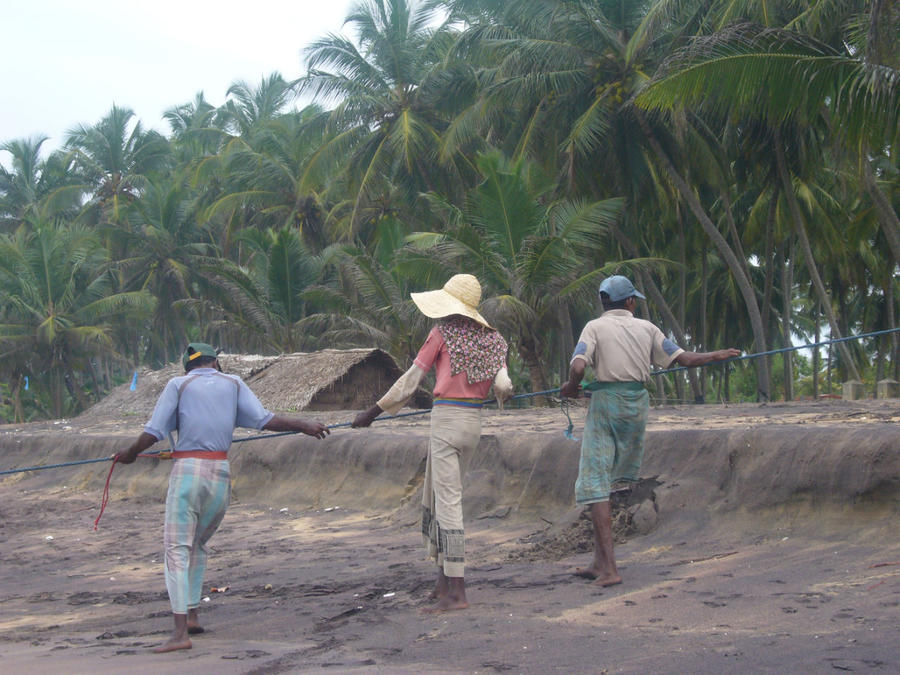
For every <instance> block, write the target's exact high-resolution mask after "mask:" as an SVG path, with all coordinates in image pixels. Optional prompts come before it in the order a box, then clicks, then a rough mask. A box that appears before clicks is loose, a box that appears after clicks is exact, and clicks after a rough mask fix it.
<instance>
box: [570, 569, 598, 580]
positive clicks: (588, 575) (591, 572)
mask: <svg viewBox="0 0 900 675" xmlns="http://www.w3.org/2000/svg"><path fill="white" fill-rule="evenodd" d="M572 576H575V577H581V578H582V579H596V578H597V577H599V576H600V572H599V571H597V570H596V569H594V567H593V566H591V567H577V568H576V569H575V571H574V572H572Z"/></svg>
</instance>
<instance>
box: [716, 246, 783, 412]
mask: <svg viewBox="0 0 900 675" xmlns="http://www.w3.org/2000/svg"><path fill="white" fill-rule="evenodd" d="M708 294H709V256H708V254H707V244H706V240H704V241H703V251H702V252H701V253H700V344H701V346H702V348H703V351H709V349H708V348H707V346H706V344H707V342H708V341H709V325H708V319H707V316H706V309H707V308H706V304H707V303H706V298H707V296H708ZM705 370H706V369H704V371H705ZM701 372H703V371H701ZM766 391H772V390H771V389H767V390H766ZM701 395H702V396H704V397H705V396H706V376H705V375H704V376H703V384H702V388H701Z"/></svg>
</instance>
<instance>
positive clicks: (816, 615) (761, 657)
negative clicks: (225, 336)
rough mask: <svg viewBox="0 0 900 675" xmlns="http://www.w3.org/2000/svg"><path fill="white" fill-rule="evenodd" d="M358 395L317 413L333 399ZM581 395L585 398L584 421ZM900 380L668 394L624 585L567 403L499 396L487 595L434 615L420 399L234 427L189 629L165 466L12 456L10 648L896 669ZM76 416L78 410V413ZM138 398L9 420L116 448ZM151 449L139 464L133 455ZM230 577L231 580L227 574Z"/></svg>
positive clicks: (61, 662) (436, 667)
mask: <svg viewBox="0 0 900 675" xmlns="http://www.w3.org/2000/svg"><path fill="white" fill-rule="evenodd" d="M348 414H349V413H341V412H339V411H338V412H333V413H328V414H327V415H325V416H319V417H322V418H323V419H324V421H327V422H329V423H334V422H336V421H343V419H344V418H346V417H347V415H348ZM582 417H583V409H579V410H578V411H576V418H575V421H576V432H577V431H578V430H579V428H580V426H579V425H580V420H581V418H582ZM898 421H900V401H891V400H889V401H860V402H853V403H850V402H843V401H829V402H818V403H807V404H803V403H796V404H780V405H779V404H771V405H768V406H757V405H743V406H727V407H725V406H703V407H699V406H683V407H682V406H678V407H665V408H655V409H654V410H653V411H652V413H651V423H650V426H649V430H648V443H647V447H648V450H647V457H646V459H645V466H644V475H645V476H647V477H651V476H652V477H654V480H653V481H651V482H649V483H648V486H649V488H652V489H648V490H647V491H646V494H640V495H632V499H631V500H630V503H623V505H622V507H621V508H620V509H619V510H618V512H617V513H618V514H619V520H617V523H618V524H619V528H618V529H617V537H618V539H619V543H618V545H617V556H618V559H619V563H620V571H621V573H622V576H623V578H624V583H623V584H621V585H619V586H615V587H611V588H598V587H595V586H593V585H591V584H590V583H589V582H587V581H585V580H582V579H578V578H576V577H574V576H572V574H571V573H572V571H573V570H574V568H575V567H576V566H578V565H582V564H584V563H585V562H586V561H587V559H588V557H589V553H588V552H589V550H590V540H589V538H588V536H589V531H588V529H587V522H586V521H585V520H584V519H583V517H581V515H580V512H579V510H578V509H576V508H575V507H574V503H573V498H572V494H571V491H572V483H573V481H574V471H575V470H576V469H577V452H578V444H577V442H574V441H569V440H567V439H565V437H564V436H563V434H562V429H563V428H564V424H563V418H562V416H561V414H560V412H559V410H553V409H549V410H521V411H505V412H498V411H490V412H486V415H485V424H484V435H483V439H482V443H481V445H480V446H479V448H478V450H477V451H476V452H475V453H474V455H473V456H471V457H467V458H464V467H465V474H466V478H465V480H464V483H465V485H466V493H465V496H464V503H465V506H466V527H467V530H466V532H467V546H468V551H469V555H468V561H467V564H468V567H467V574H466V577H467V582H468V584H469V599H470V602H471V603H472V605H471V607H470V608H469V609H468V610H465V611H459V612H452V613H447V614H438V615H432V614H426V613H423V612H422V611H421V610H422V609H423V608H424V607H426V606H427V605H428V602H427V595H428V593H429V591H430V590H431V588H432V585H433V582H434V574H435V569H434V567H433V564H432V563H430V562H429V561H427V560H425V559H424V554H423V550H422V547H421V538H420V535H419V522H418V502H417V500H418V498H419V495H420V490H419V487H420V483H421V470H422V466H423V464H422V463H423V461H424V449H425V444H424V439H425V438H426V437H427V424H428V422H427V415H426V416H422V417H412V418H408V419H406V420H403V421H400V420H398V421H396V422H393V423H391V422H385V423H376V425H375V426H374V427H373V429H372V430H370V431H368V432H362V431H351V430H336V431H335V432H334V433H333V434H332V436H331V437H330V438H328V439H327V440H325V441H321V442H317V441H315V440H313V439H308V438H301V437H287V438H284V437H283V438H279V439H273V440H271V441H255V442H253V443H246V444H242V445H241V446H237V445H235V446H234V447H233V450H232V455H233V458H232V465H233V478H234V500H233V505H232V507H231V509H230V510H229V513H228V515H227V517H226V519H225V522H224V524H223V526H222V527H221V529H220V530H219V532H218V533H217V534H216V536H215V537H214V538H213V540H212V550H211V556H210V562H209V568H208V572H207V578H206V582H207V583H206V585H205V586H204V602H203V604H202V607H201V620H202V623H203V624H204V626H205V627H206V629H207V630H206V632H205V633H204V634H202V635H197V636H194V638H193V648H192V649H191V650H185V651H181V652H175V653H171V654H165V655H156V654H153V653H152V652H151V651H150V649H151V648H152V647H153V646H155V645H158V644H159V643H160V642H162V641H163V640H164V639H165V637H166V636H167V635H168V633H169V631H170V630H171V617H170V613H169V612H170V610H169V606H168V600H167V596H166V593H165V586H164V583H163V574H162V562H161V556H162V521H163V511H164V503H163V502H164V496H165V483H166V475H167V472H168V467H169V465H168V464H167V463H166V462H162V461H158V460H141V461H139V462H138V463H137V464H135V465H133V466H131V467H117V468H116V469H115V472H114V474H113V478H112V483H111V492H110V495H111V499H110V503H109V506H108V509H107V512H106V514H105V515H104V516H103V519H102V521H101V523H100V527H99V530H98V531H96V532H94V531H93V530H92V525H93V521H94V519H95V518H96V516H97V513H98V508H99V503H100V496H101V493H102V489H103V483H104V481H105V478H106V473H107V471H108V469H109V465H108V464H107V463H101V464H91V465H86V466H84V467H78V468H75V469H54V470H47V471H39V472H33V473H30V474H16V475H14V476H6V477H4V478H3V479H2V480H0V541H2V544H3V545H2V549H0V550H2V553H0V561H2V564H0V609H2V612H0V669H2V671H3V672H9V673H46V672H77V673H81V672H92V673H119V672H125V671H128V672H133V673H144V672H147V673H149V672H155V673H166V672H175V671H179V672H185V671H187V672H217V673H283V672H301V671H313V672H318V671H323V672H332V673H336V672H383V673H414V672H415V673H496V672H510V673H546V672H552V671H565V672H572V673H647V672H659V673H684V672H692V673H723V672H832V671H834V670H837V671H850V672H879V673H880V672H897V670H898V668H900V620H898V619H900V539H898V537H897V516H898V513H900V470H898V469H900V457H898V451H900V431H898V426H897V422H898ZM66 427H67V428H66ZM139 430H140V424H139V422H137V421H135V420H131V421H130V422H129V421H123V420H116V419H99V418H94V419H90V418H85V417H84V416H82V418H78V419H76V420H69V421H63V423H59V424H54V423H42V424H37V425H19V426H18V427H12V426H7V427H2V428H0V451H2V457H3V458H4V461H3V466H2V467H0V468H10V467H18V466H28V465H32V464H40V463H45V464H46V463H50V462H54V461H67V460H69V461H71V460H73V459H83V458H89V457H98V456H103V455H104V454H107V453H108V454H111V453H112V452H115V451H116V449H118V448H121V447H122V446H123V445H125V444H126V443H127V442H128V440H129V439H130V438H131V437H132V436H133V435H134V434H136V433H138V432H139ZM141 462H143V463H141ZM213 589H216V590H213Z"/></svg>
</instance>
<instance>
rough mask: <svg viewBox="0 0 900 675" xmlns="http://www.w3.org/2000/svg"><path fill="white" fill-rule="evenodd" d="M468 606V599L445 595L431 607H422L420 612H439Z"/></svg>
mask: <svg viewBox="0 0 900 675" xmlns="http://www.w3.org/2000/svg"><path fill="white" fill-rule="evenodd" d="M468 606H469V601H468V600H466V599H465V598H454V597H453V596H450V595H445V596H444V597H443V598H440V599H439V600H438V601H437V602H436V603H435V604H434V605H432V606H431V607H426V608H424V609H423V610H422V612H423V613H425V614H440V613H441V612H451V611H453V610H454V609H466V608H467V607H468Z"/></svg>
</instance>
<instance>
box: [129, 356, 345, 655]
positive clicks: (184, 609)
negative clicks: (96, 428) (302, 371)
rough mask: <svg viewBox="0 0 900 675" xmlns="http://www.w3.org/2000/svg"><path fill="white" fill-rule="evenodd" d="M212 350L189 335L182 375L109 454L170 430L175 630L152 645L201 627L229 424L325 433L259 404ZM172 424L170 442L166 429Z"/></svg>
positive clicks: (177, 644) (187, 643) (168, 541)
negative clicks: (131, 437) (137, 431)
mask: <svg viewBox="0 0 900 675" xmlns="http://www.w3.org/2000/svg"><path fill="white" fill-rule="evenodd" d="M217 355H218V352H217V351H216V350H215V349H214V348H213V347H211V346H210V345H208V344H204V343H201V342H192V343H191V344H189V345H188V347H187V350H186V351H185V353H184V356H183V359H182V362H183V364H184V369H185V373H186V374H185V375H182V376H180V377H174V378H172V379H171V380H169V382H168V383H167V384H166V387H165V389H163V392H162V394H160V397H159V399H158V400H157V402H156V408H155V409H154V410H153V415H152V417H151V418H150V421H149V422H148V423H147V425H146V426H145V427H144V431H143V433H141V435H140V436H138V438H137V440H136V441H135V442H134V443H132V444H131V447H129V448H128V450H126V451H125V452H123V453H120V454H119V455H117V457H116V459H117V461H118V462H119V463H122V464H131V463H132V462H134V460H135V459H136V458H137V456H138V455H139V454H140V453H141V452H143V451H144V450H146V449H147V448H149V447H150V446H151V445H153V444H154V443H156V442H157V441H158V440H161V439H162V438H164V437H165V436H167V435H168V436H169V443H170V446H171V447H172V450H173V452H172V459H174V460H175V462H174V465H173V467H172V472H171V473H170V475H169V491H168V494H167V495H166V523H165V532H164V541H165V576H166V589H167V590H168V592H169V601H170V603H171V605H172V614H173V616H174V619H175V630H174V631H173V633H172V635H171V637H170V638H169V640H168V641H167V642H165V643H164V644H162V645H160V646H159V647H157V648H156V649H155V650H154V651H155V652H160V653H161V652H170V651H175V650H178V649H190V648H191V640H190V637H189V635H190V634H196V633H202V632H203V628H201V627H200V624H199V622H198V618H197V608H198V607H199V605H200V596H201V594H202V593H201V592H202V590H203V574H204V572H205V571H206V555H207V550H206V543H207V542H208V541H209V539H210V537H212V535H213V534H214V533H215V531H216V529H218V527H219V524H220V523H221V522H222V518H223V517H224V516H225V511H226V510H227V508H228V503H229V501H230V499H231V474H230V471H229V465H228V448H229V447H231V439H232V435H233V434H234V429H235V427H248V428H251V429H268V430H270V431H298V432H301V433H304V434H307V435H309V436H315V437H316V438H325V436H326V435H328V433H329V431H328V428H327V427H325V426H324V425H323V424H321V423H320V422H315V421H311V420H306V419H302V418H299V417H296V416H286V415H276V414H274V413H272V412H269V411H268V410H266V409H265V408H264V407H263V405H262V403H260V401H259V399H258V398H257V397H256V395H255V394H254V393H253V392H252V391H251V390H250V388H249V387H248V386H247V385H246V384H245V383H244V381H243V380H241V378H240V377H238V376H236V375H227V374H225V373H222V372H221V369H220V368H219V362H218V359H217ZM175 430H177V431H178V440H177V442H175V443H172V438H171V434H172V432H173V431H175Z"/></svg>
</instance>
